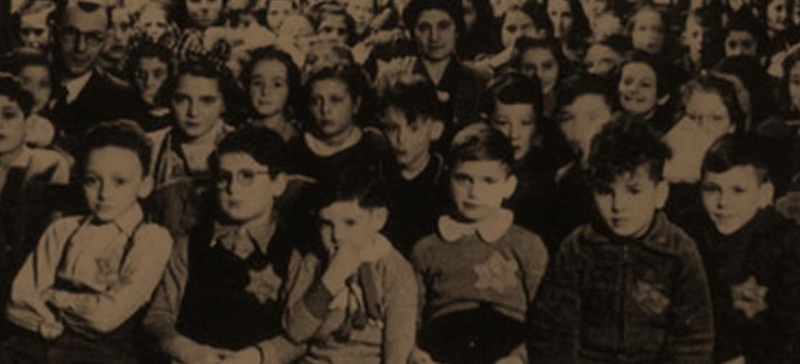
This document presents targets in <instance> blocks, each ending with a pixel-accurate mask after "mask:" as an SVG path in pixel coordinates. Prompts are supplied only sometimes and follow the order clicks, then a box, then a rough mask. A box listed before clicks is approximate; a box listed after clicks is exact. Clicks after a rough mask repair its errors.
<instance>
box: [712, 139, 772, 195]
mask: <svg viewBox="0 0 800 364" xmlns="http://www.w3.org/2000/svg"><path fill="white" fill-rule="evenodd" d="M767 160H768V159H767V158H766V155H765V151H764V148H762V144H760V143H759V141H758V139H757V137H755V136H752V135H747V134H728V135H725V136H723V137H721V138H719V139H717V141H716V142H714V144H712V145H711V148H709V149H708V152H706V156H705V158H703V167H702V172H703V177H704V178H705V176H706V173H709V172H710V173H724V172H727V171H729V170H731V169H733V168H735V167H746V166H752V167H753V168H754V169H755V170H756V177H758V181H759V183H766V182H769V181H770V176H769V174H770V173H769V163H768V162H767Z"/></svg>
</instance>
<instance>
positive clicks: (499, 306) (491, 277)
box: [411, 124, 548, 363]
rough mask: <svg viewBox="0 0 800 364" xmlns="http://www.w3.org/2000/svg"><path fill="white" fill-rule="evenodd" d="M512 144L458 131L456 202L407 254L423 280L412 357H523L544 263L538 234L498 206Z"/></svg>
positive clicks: (486, 130)
mask: <svg viewBox="0 0 800 364" xmlns="http://www.w3.org/2000/svg"><path fill="white" fill-rule="evenodd" d="M513 163H514V150H513V148H512V146H511V143H510V141H509V140H508V138H506V137H505V136H504V135H503V134H502V133H500V131H498V130H497V129H494V128H492V127H490V126H488V125H485V124H473V125H470V126H468V127H466V128H464V129H463V130H462V131H460V132H459V133H457V134H456V136H455V138H454V139H453V145H452V146H451V150H450V153H449V155H448V159H447V165H448V167H449V170H450V186H451V196H452V202H453V206H454V209H453V210H452V212H451V213H450V214H447V215H442V216H441V217H440V218H439V223H438V229H437V230H438V231H437V233H436V234H432V235H429V236H427V237H425V238H424V239H422V241H420V242H419V243H418V244H417V246H416V247H414V251H413V253H412V255H411V257H412V259H411V260H412V262H413V264H414V268H415V269H416V271H417V277H418V282H419V285H420V293H421V294H420V299H421V300H422V301H421V307H423V308H424V309H423V311H422V312H421V318H422V320H421V323H422V326H421V329H420V332H419V340H418V342H417V344H418V345H419V348H420V350H417V351H416V352H415V353H414V357H413V360H414V361H415V362H417V363H420V362H426V361H430V360H431V359H433V360H434V361H435V362H440V363H495V362H498V360H503V362H504V363H525V362H526V360H527V354H526V351H525V347H524V345H523V340H524V337H525V335H526V334H525V326H524V324H523V322H524V321H525V317H526V313H527V310H528V304H529V303H530V302H532V301H533V299H534V297H535V295H536V291H537V289H538V287H539V281H540V279H541V277H542V276H543V275H544V272H545V268H546V266H547V259H548V256H547V249H546V248H545V246H544V244H543V243H542V241H541V239H539V237H538V236H537V235H536V234H533V233H531V232H529V231H527V230H525V229H522V228H520V227H518V226H516V225H514V224H513V221H514V214H513V213H512V212H511V211H509V210H506V209H504V208H503V207H502V204H503V201H504V200H505V199H507V198H509V197H511V195H512V194H513V193H514V190H515V188H516V186H517V178H516V177H515V176H514V174H513V172H512V165H513Z"/></svg>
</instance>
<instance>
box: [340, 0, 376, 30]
mask: <svg viewBox="0 0 800 364" xmlns="http://www.w3.org/2000/svg"><path fill="white" fill-rule="evenodd" d="M346 10H347V14H350V16H351V17H353V21H355V23H356V32H357V33H358V34H362V33H364V30H366V29H367V26H368V25H369V23H370V22H371V21H372V18H373V17H374V16H375V15H374V14H375V7H374V4H373V2H372V0H349V1H348V2H347V8H346Z"/></svg>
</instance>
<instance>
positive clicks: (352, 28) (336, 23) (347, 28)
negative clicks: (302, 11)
mask: <svg viewBox="0 0 800 364" xmlns="http://www.w3.org/2000/svg"><path fill="white" fill-rule="evenodd" d="M311 22H312V23H314V28H315V29H316V33H317V36H318V37H319V40H320V41H330V42H332V43H335V44H343V45H347V46H352V45H353V44H355V42H356V40H357V37H356V23H355V21H354V20H353V17H351V16H350V14H348V13H347V12H346V11H344V9H341V8H339V7H338V6H337V7H334V6H331V5H330V4H327V3H320V6H318V7H314V8H312V11H311Z"/></svg>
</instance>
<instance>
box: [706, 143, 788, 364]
mask: <svg viewBox="0 0 800 364" xmlns="http://www.w3.org/2000/svg"><path fill="white" fill-rule="evenodd" d="M702 171H703V174H702V178H703V179H702V187H703V205H704V206H705V208H706V211H707V213H708V218H709V219H708V220H709V221H708V223H707V224H706V225H705V226H706V229H705V233H704V234H703V235H702V238H701V239H699V242H701V243H702V244H701V245H700V246H701V248H703V249H702V250H703V253H704V258H705V262H706V271H707V272H708V277H709V281H710V285H711V288H712V292H713V298H714V314H715V323H716V325H715V328H716V332H715V347H714V348H715V353H714V360H715V362H716V363H727V362H729V361H732V362H736V360H739V362H747V363H797V362H800V351H798V349H800V341H798V338H800V331H799V330H800V271H798V269H797V267H800V244H798V243H800V241H799V240H798V239H800V233H799V232H798V229H797V228H796V227H795V226H794V225H793V224H792V223H791V222H789V221H787V220H784V219H783V218H781V217H779V216H778V214H776V212H775V209H774V208H773V207H772V206H771V204H772V197H773V191H774V187H773V186H772V182H771V180H770V175H769V170H768V168H767V162H766V161H765V158H764V155H763V150H761V149H760V148H759V145H758V144H757V141H756V140H755V139H754V138H751V137H745V136H734V135H728V136H725V137H723V138H721V139H719V140H718V141H717V142H716V143H714V145H713V146H712V147H711V149H709V151H708V153H707V154H706V157H705V160H704V161H703V167H702Z"/></svg>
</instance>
